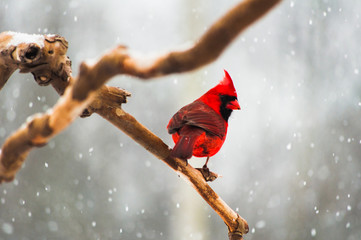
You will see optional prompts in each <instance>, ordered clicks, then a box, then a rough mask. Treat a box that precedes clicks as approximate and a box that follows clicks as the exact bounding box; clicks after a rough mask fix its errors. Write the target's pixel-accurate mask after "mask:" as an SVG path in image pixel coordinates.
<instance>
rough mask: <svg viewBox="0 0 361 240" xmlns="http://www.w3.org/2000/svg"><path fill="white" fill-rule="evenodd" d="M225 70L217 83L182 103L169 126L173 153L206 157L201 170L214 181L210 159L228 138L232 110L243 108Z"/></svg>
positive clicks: (181, 157)
mask: <svg viewBox="0 0 361 240" xmlns="http://www.w3.org/2000/svg"><path fill="white" fill-rule="evenodd" d="M224 73H225V76H224V78H223V80H221V81H220V82H219V84H218V85H216V86H215V87H213V88H212V89H210V90H209V91H208V92H206V93H205V94H204V95H202V96H201V97H200V98H198V99H197V100H195V101H194V102H192V103H190V104H188V105H186V106H184V107H182V108H181V109H180V110H179V111H178V112H177V113H176V114H174V115H173V117H172V118H171V119H170V121H169V123H168V126H167V129H168V133H169V134H172V138H173V141H174V143H175V146H174V148H173V150H172V153H171V154H172V156H173V157H177V158H180V159H184V160H185V161H187V160H188V159H189V158H191V157H192V155H193V156H195V157H207V160H206V163H205V165H204V166H203V168H201V170H200V171H201V173H202V174H203V176H204V178H205V179H206V181H213V180H214V179H215V178H217V176H218V175H217V174H215V173H212V172H210V171H209V169H208V167H207V163H208V160H209V158H210V157H211V156H213V155H215V154H216V153H217V152H218V151H219V150H220V149H221V147H222V145H223V143H224V141H225V140H226V135H227V128H228V119H229V117H230V115H231V113H232V111H233V110H239V109H241V108H240V106H239V103H238V99H237V92H236V89H235V88H234V85H233V81H232V78H231V77H230V75H229V74H228V72H227V71H224ZM213 174H215V175H213Z"/></svg>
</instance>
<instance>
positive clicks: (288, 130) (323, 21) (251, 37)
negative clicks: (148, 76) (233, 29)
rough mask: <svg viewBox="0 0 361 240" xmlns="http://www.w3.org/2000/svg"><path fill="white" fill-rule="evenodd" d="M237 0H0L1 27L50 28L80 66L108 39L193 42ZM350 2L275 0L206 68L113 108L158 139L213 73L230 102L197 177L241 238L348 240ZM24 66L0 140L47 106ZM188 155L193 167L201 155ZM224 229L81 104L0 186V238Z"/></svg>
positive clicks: (46, 92)
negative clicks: (226, 84)
mask: <svg viewBox="0 0 361 240" xmlns="http://www.w3.org/2000/svg"><path fill="white" fill-rule="evenodd" d="M236 3H237V1H235V0H226V1H209V0H208V1H207V0H199V1H193V0H170V1H161V0H134V1H130V0H128V1H125V0H124V1H116V0H110V1H95V0H93V1H85V0H73V1H45V0H33V1H26V0H14V1H7V0H0V32H2V31H6V30H12V31H19V32H24V33H36V34H47V33H56V34H60V35H62V36H64V37H65V38H66V39H67V40H68V41H69V50H68V55H69V57H70V59H71V60H72V63H73V70H74V74H77V71H78V66H79V64H80V62H81V61H82V60H85V59H88V58H94V57H97V56H100V55H101V54H102V53H103V52H104V51H106V50H108V49H110V48H113V47H115V46H116V45H117V44H123V45H126V46H128V47H129V48H130V49H132V50H136V51H139V52H141V53H145V54H157V53H160V52H165V51H168V50H170V49H176V48H177V47H179V46H182V45H184V44H189V43H192V42H194V41H196V40H197V39H198V37H199V36H201V34H202V33H204V31H205V30H206V29H207V28H208V27H209V26H210V25H211V24H212V23H213V22H214V21H215V20H216V19H218V18H219V17H220V16H221V15H222V14H224V13H225V12H226V11H227V10H228V9H230V8H231V7H232V6H234V5H235V4H236ZM360 14H361V1H356V0H350V1H336V0H317V1H316V0H304V1H300V0H299V1H296V0H292V1H290V0H286V1H283V2H282V4H281V5H279V6H278V7H277V8H276V9H274V10H273V11H272V12H270V13H269V14H268V15H267V16H266V17H264V18H263V19H261V20H260V21H258V22H257V23H256V24H254V25H253V26H251V27H250V28H249V29H247V30H246V31H245V32H244V33H242V35H240V36H239V37H238V38H237V39H236V41H235V42H234V43H233V44H232V45H231V46H230V47H229V48H228V49H227V50H226V51H225V52H224V54H222V55H221V57H220V58H219V59H218V60H217V61H216V62H214V63H212V64H210V65H208V66H206V67H203V68H201V69H198V70H197V71H193V72H191V73H185V74H173V75H170V76H167V77H162V78H159V79H154V80H153V81H149V82H142V81H140V80H138V79H136V78H132V77H127V76H119V77H116V78H114V79H112V80H111V81H110V82H108V84H109V85H112V86H118V87H122V88H124V89H126V90H127V91H130V92H131V93H132V97H131V98H129V102H128V103H127V104H126V105H124V109H125V110H126V111H127V112H129V113H131V114H132V115H134V116H135V117H136V118H137V119H138V120H139V121H140V122H141V123H143V124H144V125H146V126H147V127H148V128H149V129H151V130H152V131H153V132H154V133H155V134H157V135H158V136H160V137H161V138H162V139H163V140H164V141H165V142H166V143H167V144H169V145H170V146H173V142H172V140H171V137H170V136H169V135H168V134H167V131H166V125H167V123H168V121H169V119H170V118H171V116H172V115H173V114H174V113H175V112H176V111H177V110H178V109H179V108H180V107H182V106H183V105H185V104H187V103H190V102H191V101H193V100H194V99H196V98H198V97H199V96H200V95H201V94H203V93H204V92H206V91H207V90H208V89H209V88H211V87H213V86H214V85H215V84H217V82H218V81H219V80H220V79H221V78H222V77H223V69H227V70H228V71H229V73H230V75H231V76H232V77H233V80H234V84H235V87H236V89H237V91H238V98H239V102H240V105H241V107H242V110H241V111H236V112H234V113H233V115H232V116H231V119H230V121H229V132H228V137H227V140H226V142H225V144H224V146H223V148H222V149H221V151H220V152H219V153H218V154H217V155H216V156H214V157H213V158H211V161H210V164H209V167H210V168H211V170H213V171H215V172H217V173H219V174H222V175H223V178H220V179H217V180H216V181H215V182H213V183H211V184H210V185H211V186H212V188H213V189H214V190H215V191H216V192H217V193H218V194H219V195H220V196H221V197H222V198H223V199H224V200H225V201H226V202H227V203H228V204H229V205H230V206H231V207H232V208H233V209H234V210H235V211H237V212H238V213H239V214H240V215H241V216H242V217H244V218H245V219H246V220H247V221H248V223H249V226H250V233H249V234H247V235H246V236H245V239H249V240H251V239H347V240H358V239H361V189H360V188H361V170H360V168H361V162H360V160H361V159H360V158H361V146H360V143H361V126H360V116H361V97H360V90H361V79H360V75H361V47H360V43H361V32H360V30H361V29H360V23H361V20H360ZM57 99H58V95H57V94H56V92H55V91H54V90H53V89H52V88H51V87H50V86H49V87H39V86H38V85H37V84H36V83H35V81H34V80H33V78H32V76H31V75H30V74H26V75H24V74H19V73H15V74H13V76H12V77H11V78H10V79H9V81H8V83H7V84H6V85H5V87H4V88H3V89H2V91H1V92H0V102H1V105H0V106H1V107H0V143H1V144H2V143H3V142H4V141H5V139H6V138H7V137H8V136H9V135H10V134H11V132H12V131H14V130H16V129H17V128H19V127H20V126H21V124H22V123H23V122H24V121H25V120H26V118H27V117H28V116H30V115H32V114H35V113H38V112H44V111H46V110H47V109H49V108H51V107H52V106H53V105H54V103H55V102H56V101H57ZM190 163H191V164H192V165H194V166H197V167H198V166H202V165H203V163H204V159H194V160H191V161H190ZM5 239H6V240H8V239H9V240H12V239H14V240H26V239H41V240H45V239H175V240H181V239H191V240H193V239H194V240H202V239H203V240H205V239H227V228H226V225H225V224H224V223H223V222H222V220H221V219H220V218H219V217H218V215H216V214H215V213H214V212H213V210H212V209H211V208H210V207H209V206H208V205H207V204H206V203H205V202H204V201H203V199H201V197H200V196H198V194H197V193H196V192H195V191H194V189H193V188H191V187H190V186H189V185H187V184H186V183H185V182H184V181H183V180H182V179H180V178H179V177H178V176H177V175H176V174H175V173H174V172H173V171H172V170H171V169H170V168H169V167H167V166H166V165H165V164H164V163H163V162H161V161H160V160H158V159H156V158H155V157H154V156H153V155H151V154H150V153H148V152H147V151H146V150H144V149H143V148H142V147H140V146H139V145H137V144H136V143H135V142H133V141H132V140H130V139H129V138H128V137H127V136H126V135H125V134H123V133H122V132H120V131H118V130H117V129H116V128H115V127H113V126H112V125H111V124H110V123H108V122H107V121H105V120H104V119H102V118H101V117H99V116H97V115H96V114H94V115H93V116H91V117H90V118H86V119H77V120H76V121H75V123H74V124H72V125H71V126H70V127H69V128H68V129H66V130H65V131H64V132H63V133H61V134H60V135H58V136H57V137H55V138H54V139H53V140H51V141H50V143H49V144H48V145H47V146H45V147H43V148H39V149H35V150H34V151H32V152H31V154H30V155H29V157H28V159H27V161H26V163H25V164H24V167H23V168H22V169H21V170H20V171H19V173H18V174H17V175H16V179H15V181H13V182H11V183H6V184H3V185H1V186H0V240H5Z"/></svg>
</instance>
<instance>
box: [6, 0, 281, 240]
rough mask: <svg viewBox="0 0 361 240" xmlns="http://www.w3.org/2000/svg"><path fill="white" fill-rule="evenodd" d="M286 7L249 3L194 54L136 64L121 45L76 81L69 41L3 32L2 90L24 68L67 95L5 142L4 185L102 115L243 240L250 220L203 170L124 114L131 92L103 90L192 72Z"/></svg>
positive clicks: (84, 67)
mask: <svg viewBox="0 0 361 240" xmlns="http://www.w3.org/2000/svg"><path fill="white" fill-rule="evenodd" d="M278 2H280V0H245V1H243V2H241V3H240V4H238V5H236V6H235V7H234V8H233V9H231V10H230V11H229V12H228V13H227V14H226V15H225V16H224V17H222V18H221V19H220V20H218V21H217V22H216V23H215V24H213V25H212V26H211V27H210V29H209V30H208V31H207V32H206V33H205V34H204V35H203V36H202V37H201V38H200V40H199V41H198V42H197V43H196V44H195V45H194V46H192V47H191V48H189V49H187V50H184V51H174V52H170V53H167V54H165V55H161V56H158V57H157V58H155V59H154V60H153V61H150V62H148V64H144V63H143V62H142V61H139V59H135V58H133V57H132V56H130V55H129V54H128V52H127V50H126V49H125V48H124V47H122V46H119V47H117V48H115V49H114V50H112V51H109V52H108V53H106V54H104V55H103V56H102V57H101V58H100V59H99V60H98V61H96V62H95V63H94V64H91V63H89V62H83V63H82V64H81V66H80V71H79V75H78V77H77V78H76V79H73V78H72V77H71V66H70V61H69V59H68V58H67V57H66V55H65V54H66V50H67V42H66V41H65V39H64V38H62V37H59V36H56V35H50V36H47V35H44V36H41V35H26V36H25V35H23V34H16V33H11V32H5V33H1V34H0V89H1V88H2V86H3V85H4V84H5V83H6V81H7V79H8V78H9V76H10V75H11V74H12V73H13V72H14V71H15V70H16V69H20V71H21V72H31V73H32V74H33V75H34V78H35V80H36V81H37V83H38V84H39V85H47V84H52V86H53V87H54V88H55V89H56V91H57V92H58V93H59V94H60V95H63V96H62V97H61V98H60V99H59V101H58V103H57V104H56V105H55V106H54V107H53V109H52V110H51V111H49V112H47V113H45V114H42V115H36V116H35V117H33V118H32V120H30V121H29V122H28V123H26V124H25V125H24V126H23V127H21V128H20V129H19V130H18V131H16V132H15V133H14V134H12V135H11V136H10V137H9V138H8V139H7V140H6V141H5V143H4V144H3V146H2V149H1V152H0V182H1V181H10V180H11V179H12V178H13V177H14V175H15V173H16V172H17V171H18V170H19V168H20V166H21V165H22V162H23V161H24V159H25V158H26V156H27V154H28V152H29V151H30V150H31V149H32V148H33V147H34V146H41V145H43V144H46V143H47V142H48V141H49V139H50V138H51V137H53V136H55V135H56V134H57V133H59V132H60V131H62V130H63V129H64V128H65V127H67V126H68V125H69V124H71V122H72V121H73V120H74V119H75V118H76V117H77V116H79V115H80V114H81V113H83V116H89V115H91V114H92V113H93V112H96V113H98V114H100V115H101V116H102V117H104V118H105V119H107V120H108V121H110V122H112V123H113V124H114V125H115V126H116V127H118V128H119V129H121V130H122V131H124V132H125V133H126V134H127V135H128V136H130V137H131V138H132V139H133V140H135V141H136V142H138V143H139V144H140V145H142V146H143V147H144V148H145V149H147V150H148V151H149V152H151V153H153V154H154V155H155V156H156V157H157V158H159V159H161V160H162V161H164V162H165V163H166V164H167V165H169V166H170V167H171V168H172V169H174V170H175V171H176V172H177V173H178V174H180V175H181V176H182V177H183V178H184V179H185V180H186V181H187V182H189V183H190V184H191V185H192V186H193V187H194V188H195V189H196V190H197V192H198V193H199V194H200V195H201V196H202V197H203V198H204V199H205V200H206V201H207V203H208V204H209V205H210V206H211V207H212V208H213V209H214V210H215V211H216V212H217V214H219V216H220V217H221V218H222V219H223V220H224V222H225V223H226V224H227V226H228V228H229V232H230V233H229V239H242V236H243V234H245V233H247V232H248V225H247V222H246V221H245V220H244V219H243V218H241V217H240V216H239V215H238V214H237V213H235V212H234V211H233V210H232V209H231V208H230V207H229V206H228V205H227V204H226V203H225V202H224V201H223V200H222V199H221V198H220V197H219V196H218V195H217V194H216V193H215V192H214V191H213V190H212V188H210V186H209V185H208V184H207V183H206V181H205V179H204V178H203V176H202V174H201V173H200V171H198V170H196V169H194V168H193V167H191V166H190V165H186V164H185V163H184V161H182V160H180V159H176V158H172V157H170V150H169V147H168V146H167V145H166V144H165V143H164V142H163V141H162V140H161V139H159V138H158V137H157V136H156V135H154V134H153V133H152V132H150V131H149V130H148V129H146V128H145V127H144V126H143V125H142V124H140V123H139V122H137V120H136V119H135V118H134V117H132V116H131V115H129V114H128V113H126V112H125V111H124V110H122V108H121V103H123V102H125V101H126V97H127V96H128V95H129V94H128V93H127V92H125V91H123V90H121V89H118V88H113V87H107V86H103V84H104V83H105V82H106V81H107V80H109V79H110V78H111V77H113V76H115V75H117V74H129V75H133V76H136V77H139V78H151V77H157V76H161V75H166V74H170V73H177V72H185V71H190V70H194V69H196V68H199V67H201V66H203V65H205V64H208V63H210V62H212V61H214V60H215V59H216V58H217V57H218V56H219V55H220V54H221V53H222V52H223V50H224V49H225V48H226V47H227V46H228V45H229V44H230V43H231V42H232V41H233V40H234V39H235V37H236V36H237V35H239V34H240V33H241V32H242V31H243V30H244V29H245V28H246V27H248V26H249V25H250V24H252V23H253V22H255V21H256V20H257V19H259V18H260V17H261V16H263V15H264V14H265V13H266V12H267V11H268V10H270V9H271V8H272V7H273V6H274V5H275V4H276V3H278ZM29 36H30V39H29ZM19 37H24V38H26V41H19ZM88 104H90V105H89V106H88ZM87 106H88V108H87V109H86V110H85V111H83V110H84V109H85V108H86V107H87Z"/></svg>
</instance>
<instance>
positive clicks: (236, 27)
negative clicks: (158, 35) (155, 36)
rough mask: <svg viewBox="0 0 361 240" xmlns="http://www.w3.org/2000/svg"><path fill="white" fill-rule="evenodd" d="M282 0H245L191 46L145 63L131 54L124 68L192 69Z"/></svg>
mask: <svg viewBox="0 0 361 240" xmlns="http://www.w3.org/2000/svg"><path fill="white" fill-rule="evenodd" d="M280 1H281V0H245V1H242V2H240V3H239V4H237V5H236V6H235V7H234V8H233V9H231V10H230V11H228V12H227V14H225V15H224V16H223V17H222V18H220V19H219V20H218V21H217V22H215V23H214V24H213V25H212V26H211V27H210V28H209V30H208V31H207V32H206V33H205V34H204V35H203V36H202V37H201V38H200V39H199V41H197V42H196V44H195V45H194V46H192V47H190V48H189V49H186V50H183V51H174V52H170V53H167V54H165V55H162V56H157V57H156V58H155V59H154V60H153V61H150V62H148V63H145V62H144V61H139V60H138V59H135V58H132V57H129V58H128V59H126V61H125V62H124V65H125V66H124V68H125V71H126V72H127V73H128V74H130V75H134V76H137V77H140V78H146V79H147V78H153V77H157V76H162V75H166V74H170V73H180V72H185V71H191V70H194V69H197V68H199V67H202V66H204V65H206V64H209V63H211V62H213V61H214V60H216V59H217V58H218V57H219V55H220V54H221V53H222V52H223V51H224V50H225V49H226V48H227V46H228V45H229V44H230V43H231V42H232V41H233V40H234V39H235V38H236V37H237V36H238V35H239V34H240V33H241V32H242V31H243V30H245V29H246V28H247V27H248V26H249V25H251V24H252V23H254V22H255V21H256V20H258V19H260V18H261V17H262V16H263V15H264V14H266V13H267V12H268V11H269V10H270V9H272V7H273V6H275V5H276V4H277V3H279V2H280Z"/></svg>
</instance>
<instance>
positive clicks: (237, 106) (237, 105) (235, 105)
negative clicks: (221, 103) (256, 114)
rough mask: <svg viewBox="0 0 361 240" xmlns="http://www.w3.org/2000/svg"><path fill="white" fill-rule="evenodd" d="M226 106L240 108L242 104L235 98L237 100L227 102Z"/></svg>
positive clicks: (234, 108)
mask: <svg viewBox="0 0 361 240" xmlns="http://www.w3.org/2000/svg"><path fill="white" fill-rule="evenodd" d="M226 108H228V109H231V110H240V109H241V106H239V103H238V101H237V99H235V100H233V101H231V102H229V103H228V104H227V106H226Z"/></svg>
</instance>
